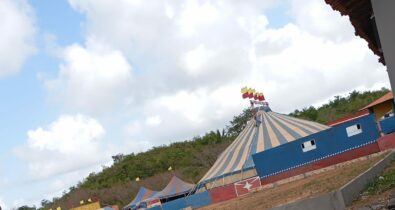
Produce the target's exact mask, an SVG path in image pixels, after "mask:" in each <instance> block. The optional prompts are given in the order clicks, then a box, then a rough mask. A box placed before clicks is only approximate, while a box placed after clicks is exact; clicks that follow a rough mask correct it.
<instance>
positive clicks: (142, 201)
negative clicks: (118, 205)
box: [123, 176, 195, 210]
mask: <svg viewBox="0 0 395 210" xmlns="http://www.w3.org/2000/svg"><path fill="white" fill-rule="evenodd" d="M194 186H195V185H194V184H190V183H187V182H184V181H182V180H181V179H179V178H178V177H176V176H173V177H172V178H171V180H170V181H169V183H168V184H167V185H166V187H165V188H163V190H161V191H159V192H158V191H153V190H150V189H147V188H145V187H141V188H140V189H139V192H138V193H137V195H136V197H135V198H134V199H133V201H132V202H130V203H129V204H128V205H127V206H125V207H124V208H123V209H125V210H126V209H139V208H140V207H141V206H143V207H145V206H146V203H147V202H150V201H153V200H158V201H159V200H161V201H162V200H164V201H166V200H168V199H172V198H173V197H178V196H182V195H185V194H187V193H188V192H190V191H191V190H192V189H193V188H194Z"/></svg>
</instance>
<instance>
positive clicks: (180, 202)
mask: <svg viewBox="0 0 395 210" xmlns="http://www.w3.org/2000/svg"><path fill="white" fill-rule="evenodd" d="M185 207H187V204H186V202H185V198H179V199H176V200H173V201H169V202H166V203H163V204H162V209H163V210H178V209H183V208H185Z"/></svg>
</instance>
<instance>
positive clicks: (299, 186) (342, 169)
mask: <svg viewBox="0 0 395 210" xmlns="http://www.w3.org/2000/svg"><path fill="white" fill-rule="evenodd" d="M385 154H386V153H385ZM385 154H380V155H379V156H377V155H376V156H375V157H371V158H369V159H366V158H360V159H359V160H358V161H352V162H348V163H346V164H342V165H341V166H338V167H335V168H334V169H332V170H328V171H326V172H322V173H320V174H315V175H311V176H307V177H306V178H303V179H299V180H296V181H293V182H290V183H286V184H282V185H278V186H276V187H272V188H269V189H262V190H260V191H256V192H252V193H250V194H247V195H245V196H243V197H239V198H236V199H233V200H230V201H225V202H222V203H218V204H213V205H210V206H207V207H204V208H201V209H202V210H203V209H207V210H208V209H217V210H225V209H268V208H271V207H275V206H278V205H281V204H286V203H290V202H293V201H296V200H300V199H303V198H307V197H311V196H313V195H314V196H315V195H318V194H322V193H326V192H330V191H333V190H335V189H337V188H339V187H341V186H343V185H344V184H346V183H347V182H348V181H350V180H351V179H352V178H354V177H355V176H357V175H359V174H360V173H362V172H363V171H365V170H367V169H368V168H369V167H370V166H372V165H373V164H374V163H376V162H377V161H379V160H381V159H382V158H383V157H384V155H385Z"/></svg>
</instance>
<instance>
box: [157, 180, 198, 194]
mask: <svg viewBox="0 0 395 210" xmlns="http://www.w3.org/2000/svg"><path fill="white" fill-rule="evenodd" d="M194 186H195V185H194V184H190V183H187V182H184V181H182V180H181V179H179V178H178V177H176V176H173V177H172V178H171V180H170V182H169V184H167V186H166V187H165V188H164V189H163V190H162V191H160V192H158V194H157V195H155V197H156V198H160V199H163V198H169V197H173V196H177V195H182V194H185V193H188V192H189V191H190V190H191V189H192V188H193V187H194Z"/></svg>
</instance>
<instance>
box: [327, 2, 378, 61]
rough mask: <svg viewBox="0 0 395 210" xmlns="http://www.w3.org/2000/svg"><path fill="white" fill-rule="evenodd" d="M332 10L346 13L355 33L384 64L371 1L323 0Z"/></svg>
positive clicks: (342, 13)
mask: <svg viewBox="0 0 395 210" xmlns="http://www.w3.org/2000/svg"><path fill="white" fill-rule="evenodd" d="M325 2H326V3H327V4H329V5H330V6H331V7H332V9H333V10H336V11H339V12H340V14H341V15H347V16H348V17H349V18H350V21H351V24H352V25H353V26H354V28H355V34H356V35H358V36H360V37H361V38H363V39H365V40H366V41H367V42H368V46H369V48H370V49H371V50H372V51H373V53H374V54H376V55H377V56H379V61H380V62H381V63H383V64H384V65H385V61H384V56H383V52H382V50H381V44H380V39H379V38H378V35H377V30H376V23H375V20H374V14H373V8H372V3H371V2H370V0H325Z"/></svg>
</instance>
